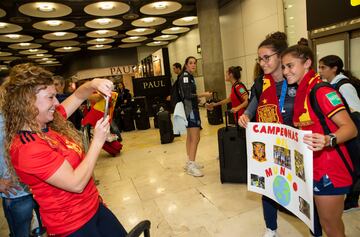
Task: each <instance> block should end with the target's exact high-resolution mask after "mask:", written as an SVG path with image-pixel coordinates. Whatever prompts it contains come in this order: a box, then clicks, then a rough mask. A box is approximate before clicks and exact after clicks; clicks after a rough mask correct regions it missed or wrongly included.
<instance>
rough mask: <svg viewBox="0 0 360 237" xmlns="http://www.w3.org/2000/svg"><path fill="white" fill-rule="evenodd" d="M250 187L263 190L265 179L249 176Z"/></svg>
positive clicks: (254, 175)
mask: <svg viewBox="0 0 360 237" xmlns="http://www.w3.org/2000/svg"><path fill="white" fill-rule="evenodd" d="M251 185H252V186H255V187H257V188H262V189H265V177H263V176H259V175H256V174H251Z"/></svg>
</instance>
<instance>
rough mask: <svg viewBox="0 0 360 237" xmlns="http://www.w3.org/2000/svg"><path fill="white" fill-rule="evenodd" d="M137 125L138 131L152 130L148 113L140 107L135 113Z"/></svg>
mask: <svg viewBox="0 0 360 237" xmlns="http://www.w3.org/2000/svg"><path fill="white" fill-rule="evenodd" d="M135 125H136V129H138V130H146V129H149V128H150V120H149V116H148V114H147V112H146V111H143V110H142V109H141V108H140V107H139V106H138V107H137V110H136V112H135Z"/></svg>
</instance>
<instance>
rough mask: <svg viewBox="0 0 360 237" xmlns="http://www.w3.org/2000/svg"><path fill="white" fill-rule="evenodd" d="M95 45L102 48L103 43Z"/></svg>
mask: <svg viewBox="0 0 360 237" xmlns="http://www.w3.org/2000/svg"><path fill="white" fill-rule="evenodd" d="M95 47H96V48H102V47H104V45H103V44H97V45H95Z"/></svg>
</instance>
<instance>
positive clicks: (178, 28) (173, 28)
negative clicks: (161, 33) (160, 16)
mask: <svg viewBox="0 0 360 237" xmlns="http://www.w3.org/2000/svg"><path fill="white" fill-rule="evenodd" d="M170 30H172V31H177V30H180V27H171V28H170Z"/></svg>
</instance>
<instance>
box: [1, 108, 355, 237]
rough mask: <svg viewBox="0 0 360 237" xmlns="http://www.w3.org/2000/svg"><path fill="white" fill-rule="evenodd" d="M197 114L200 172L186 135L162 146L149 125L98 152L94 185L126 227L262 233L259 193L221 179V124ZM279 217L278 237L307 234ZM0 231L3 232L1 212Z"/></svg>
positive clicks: (351, 235) (172, 232) (235, 235)
mask: <svg viewBox="0 0 360 237" xmlns="http://www.w3.org/2000/svg"><path fill="white" fill-rule="evenodd" d="M201 116H202V122H203V128H204V129H203V130H202V131H201V141H200V144H199V149H198V156H197V160H198V161H199V162H201V163H202V164H204V165H205V168H204V170H203V171H204V174H205V176H204V177H201V178H194V177H191V176H189V175H187V174H185V173H184V170H183V166H184V163H185V157H186V153H185V138H186V136H181V137H177V138H175V140H174V142H173V143H171V144H166V145H161V144H160V138H159V131H158V130H157V129H154V128H151V129H148V130H145V131H132V132H126V133H123V139H124V141H123V145H124V147H123V150H122V151H121V154H120V155H119V156H118V157H115V158H113V157H110V156H108V155H107V154H106V153H102V154H101V157H100V158H99V160H98V163H97V166H96V169H95V176H96V179H99V180H100V184H99V186H98V188H99V190H100V193H101V195H102V197H103V199H104V201H105V202H106V204H107V205H108V206H109V207H110V209H111V210H112V211H113V212H114V213H115V214H116V216H117V217H118V218H119V220H120V221H121V222H122V223H123V225H124V226H125V228H126V229H128V230H130V229H131V228H132V227H133V226H134V225H136V224H137V223H138V222H139V221H141V220H143V219H148V220H150V221H151V236H153V237H224V236H226V237H239V236H252V237H253V236H254V237H256V236H259V237H260V236H262V234H263V231H264V228H265V227H264V221H263V218H262V208H261V199H260V195H258V194H255V193H252V192H248V191H247V188H246V185H243V184H221V183H220V180H219V164H218V159H217V157H218V148H217V130H218V129H219V128H220V127H222V126H223V125H218V126H212V125H208V123H207V119H206V116H205V113H204V111H202V113H201ZM343 219H344V222H345V226H346V234H347V236H348V237H358V236H360V211H358V212H350V213H345V214H344V215H343ZM278 222H279V234H280V236H282V237H284V236H291V237H300V236H309V232H308V229H307V227H306V226H305V224H303V223H302V222H301V221H299V220H298V219H297V218H295V217H292V216H288V215H286V214H283V213H281V214H280V217H279V221H278ZM0 236H4V237H5V236H7V226H6V221H5V218H4V216H3V213H2V211H1V212H0Z"/></svg>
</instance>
